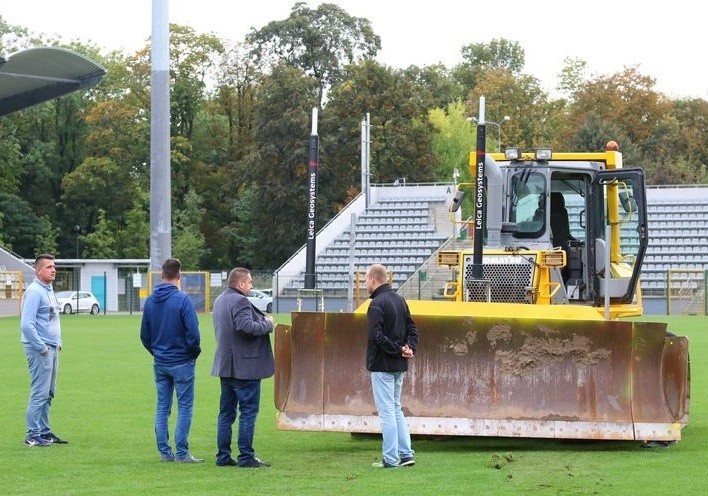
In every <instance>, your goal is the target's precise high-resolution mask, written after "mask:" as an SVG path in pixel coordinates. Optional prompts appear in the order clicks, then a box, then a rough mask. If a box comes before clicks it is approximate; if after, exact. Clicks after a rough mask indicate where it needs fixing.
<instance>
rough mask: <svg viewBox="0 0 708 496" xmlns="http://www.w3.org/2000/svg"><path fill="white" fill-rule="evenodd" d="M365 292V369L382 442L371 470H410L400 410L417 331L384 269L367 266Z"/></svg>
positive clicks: (407, 437) (408, 442) (407, 438)
mask: <svg viewBox="0 0 708 496" xmlns="http://www.w3.org/2000/svg"><path fill="white" fill-rule="evenodd" d="M366 289H367V290H368V291H369V294H370V295H371V303H370V304H369V309H368V311H367V325H368V331H369V337H368V344H367V348H366V368H367V370H368V371H369V372H371V387H372V389H373V392H374V402H375V404H376V410H377V411H378V413H379V421H380V422H381V435H382V438H383V442H382V459H381V461H380V462H375V463H374V466H375V467H383V468H395V467H410V466H413V465H415V458H414V457H413V455H414V451H413V448H412V447H411V435H410V432H409V430H408V424H406V419H405V417H404V416H403V410H402V408H401V389H402V387H403V378H404V377H405V375H406V371H407V370H408V359H410V358H413V355H414V354H415V351H416V349H417V347H418V329H417V328H416V326H415V323H414V322H413V319H411V314H410V311H409V310H408V305H407V304H406V301H405V300H404V299H403V297H402V296H400V295H399V294H398V293H396V292H395V291H394V290H393V288H392V287H391V285H390V284H388V272H387V271H386V268H385V267H384V266H383V265H380V264H373V265H371V266H369V268H368V269H367V271H366Z"/></svg>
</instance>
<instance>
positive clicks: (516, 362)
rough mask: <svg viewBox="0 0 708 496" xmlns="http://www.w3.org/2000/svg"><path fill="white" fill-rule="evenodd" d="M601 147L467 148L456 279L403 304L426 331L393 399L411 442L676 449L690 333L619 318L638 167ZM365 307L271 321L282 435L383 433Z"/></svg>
mask: <svg viewBox="0 0 708 496" xmlns="http://www.w3.org/2000/svg"><path fill="white" fill-rule="evenodd" d="M608 148H609V149H607V150H605V151H603V152H597V153H554V152H552V151H551V150H550V149H538V150H535V151H534V152H522V151H521V150H520V149H515V148H510V149H507V150H506V151H505V153H503V154H502V153H495V154H486V153H484V152H481V153H480V152H479V151H477V152H473V153H471V154H470V163H469V165H470V170H471V172H472V177H475V178H476V179H477V181H476V182H475V183H463V184H459V185H458V186H457V188H458V189H457V194H456V195H455V198H454V200H453V202H452V204H451V206H450V211H451V216H452V217H453V218H454V219H459V220H458V222H461V223H463V224H465V225H466V229H467V231H469V232H470V235H471V236H472V237H473V245H472V246H471V247H470V246H466V247H460V248H458V249H448V248H445V249H442V250H440V251H439V252H438V253H437V263H438V265H439V266H443V267H447V268H449V271H450V278H449V282H448V283H447V284H446V285H445V286H444V288H441V291H440V296H439V297H438V298H437V299H435V300H430V301H427V300H409V301H408V305H409V308H410V310H411V313H412V316H413V319H414V320H415V322H416V324H417V326H418V328H419V331H420V343H419V349H418V352H417V355H416V357H415V358H414V359H412V360H411V362H410V364H409V372H408V376H407V379H406V382H405V386H404V392H403V397H402V404H403V408H404V411H405V414H406V418H407V421H408V423H409V425H410V430H411V433H412V434H424V435H461V436H495V437H497V436H498V437H529V438H559V439H602V440H637V441H664V442H670V441H678V440H680V438H681V431H682V428H683V427H684V426H685V425H686V424H687V422H688V414H689V400H690V372H689V355H688V340H687V338H685V337H681V336H676V335H674V334H672V333H670V332H667V329H666V325H665V324H663V323H649V322H637V321H633V319H627V317H632V316H638V315H641V314H642V300H641V290H640V285H639V276H640V272H641V266H642V260H643V257H644V254H645V251H646V248H647V242H648V226H647V207H646V194H645V185H644V173H643V171H642V169H639V168H623V167H622V155H621V153H620V152H619V151H617V150H616V149H612V148H616V147H613V146H609V147H608ZM470 192H471V193H472V198H473V202H474V209H473V211H472V215H471V217H470V218H469V220H467V221H464V220H462V218H463V217H464V216H462V215H460V214H458V213H456V212H457V211H459V208H460V206H461V205H464V204H465V202H464V196H465V193H470ZM570 216H572V222H570V220H569V217H570ZM571 224H572V225H573V226H574V227H573V228H572V229H571V227H570V225H571ZM367 306H368V302H365V303H364V304H363V305H361V306H360V307H359V308H358V309H356V310H355V311H354V312H353V313H325V312H294V313H293V314H292V324H291V325H290V326H284V325H279V326H278V327H277V329H276V336H275V350H276V351H275V353H276V375H275V404H276V407H277V409H278V411H279V412H278V419H277V426H278V428H280V429H286V430H307V431H342V432H351V433H375V432H379V422H378V417H377V416H376V408H375V406H374V401H373V397H372V393H371V386H370V380H369V375H368V372H367V371H366V370H365V366H364V365H365V349H366V340H367V331H366V327H367V326H366V309H367Z"/></svg>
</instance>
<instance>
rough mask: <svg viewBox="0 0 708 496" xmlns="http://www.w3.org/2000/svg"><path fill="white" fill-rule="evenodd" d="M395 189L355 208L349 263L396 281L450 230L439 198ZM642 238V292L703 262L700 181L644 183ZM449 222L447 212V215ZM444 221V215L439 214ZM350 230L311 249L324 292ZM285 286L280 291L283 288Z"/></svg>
mask: <svg viewBox="0 0 708 496" xmlns="http://www.w3.org/2000/svg"><path fill="white" fill-rule="evenodd" d="M401 193H402V194H401V196H399V197H389V198H384V199H380V200H378V201H376V202H375V203H373V204H371V205H369V207H368V208H367V209H366V210H365V211H364V212H363V213H362V214H360V215H359V216H358V218H357V222H356V235H355V242H354V247H353V253H354V270H355V271H359V272H362V273H363V271H364V270H365V269H366V267H367V266H368V265H369V264H371V263H375V262H376V263H383V264H384V265H386V266H387V267H388V268H389V270H391V272H392V273H393V285H394V287H396V288H398V287H399V286H401V285H402V284H403V283H405V282H406V281H407V280H408V278H410V277H411V276H412V275H413V274H414V273H415V272H416V270H418V269H419V268H420V267H421V266H422V265H423V264H424V263H425V262H426V261H427V260H428V259H429V258H430V257H431V256H433V255H434V254H435V253H436V251H437V250H438V249H439V248H440V247H441V246H443V244H445V243H446V242H448V240H449V239H450V230H447V231H445V230H444V229H441V228H440V224H441V223H440V222H438V221H436V220H435V219H436V218H437V219H440V218H444V217H446V214H445V212H446V211H447V203H446V200H447V199H446V198H445V197H444V196H442V197H429V198H416V199H410V198H409V197H408V196H407V195H406V194H405V193H404V192H403V190H401ZM647 203H648V218H649V246H648V249H647V253H646V256H645V260H644V266H643V270H642V282H641V284H642V291H643V293H644V295H645V296H652V295H655V296H661V295H663V294H665V291H666V281H667V271H669V270H672V271H674V270H686V269H690V270H704V271H705V270H708V188H707V187H681V188H677V187H649V188H647ZM566 207H567V209H568V212H569V216H570V219H571V232H572V233H573V234H574V235H575V236H576V237H578V238H582V237H584V236H581V235H580V231H582V227H581V226H580V223H579V222H580V219H581V218H582V215H581V214H580V211H581V210H582V208H583V207H582V206H581V205H573V204H572V203H569V204H567V205H566ZM447 222H449V220H448V221H447ZM443 223H444V222H443ZM621 237H622V242H623V244H625V245H626V246H627V247H634V246H636V245H637V244H638V237H637V233H636V231H634V230H633V229H632V227H631V226H623V229H622V234H621ZM350 250H351V248H350V233H349V228H345V229H343V230H342V231H341V233H340V234H339V235H338V236H337V237H336V238H335V239H334V240H333V241H332V242H331V243H330V244H329V245H328V246H327V247H326V248H324V249H323V250H321V251H320V254H319V255H318V256H317V259H316V262H315V267H316V268H315V270H316V273H317V281H318V284H317V287H318V288H322V289H324V290H325V292H326V294H330V295H336V294H346V291H347V289H348V285H349V277H350V276H349V271H350V266H349V263H350ZM303 281H304V272H303V273H301V274H300V276H299V277H298V278H295V279H294V280H293V281H292V282H291V283H290V284H289V285H288V288H289V289H290V292H291V293H292V292H293V291H295V290H296V288H301V287H303ZM288 288H286V291H285V293H288Z"/></svg>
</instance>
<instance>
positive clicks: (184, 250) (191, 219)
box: [172, 190, 208, 270]
mask: <svg viewBox="0 0 708 496" xmlns="http://www.w3.org/2000/svg"><path fill="white" fill-rule="evenodd" d="M201 203H202V199H201V198H200V197H199V195H198V194H197V193H195V192H194V191H193V190H190V191H188V192H187V194H186V196H185V201H184V207H183V208H182V209H179V210H177V212H175V220H174V227H173V228H172V238H173V240H172V251H173V253H174V254H175V256H176V257H177V258H179V259H180V262H182V266H183V267H184V269H185V270H198V269H199V268H200V267H202V265H201V261H202V258H203V257H204V256H205V255H206V254H207V253H208V250H207V248H206V247H205V245H204V235H203V234H202V233H201V231H200V230H199V225H200V223H201V220H202V218H203V217H204V214H205V210H204V208H202V206H201Z"/></svg>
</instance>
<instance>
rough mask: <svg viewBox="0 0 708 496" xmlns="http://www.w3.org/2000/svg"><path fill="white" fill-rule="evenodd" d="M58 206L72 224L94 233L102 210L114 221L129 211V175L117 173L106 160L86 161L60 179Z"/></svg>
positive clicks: (131, 198)
mask: <svg viewBox="0 0 708 496" xmlns="http://www.w3.org/2000/svg"><path fill="white" fill-rule="evenodd" d="M62 188H63V191H64V192H63V194H62V202H63V203H64V205H65V206H66V208H67V209H68V210H69V211H71V212H72V213H73V217H72V218H73V223H74V224H79V225H81V226H84V227H85V228H86V230H87V232H91V231H93V229H94V225H95V224H96V223H97V222H98V214H99V211H100V210H102V211H103V212H104V215H105V216H106V218H108V219H115V218H117V217H120V216H121V215H123V213H124V212H126V211H128V210H130V209H131V207H132V206H133V201H134V191H135V182H134V181H133V180H132V178H131V176H130V174H129V171H126V170H123V169H121V168H120V167H119V166H118V165H117V164H116V163H115V162H114V161H113V160H111V159H110V158H107V157H101V158H94V157H89V158H87V159H86V160H84V162H83V163H82V164H81V165H80V166H79V167H77V168H76V170H75V171H73V172H71V173H69V174H66V175H65V176H64V178H63V179H62Z"/></svg>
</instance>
